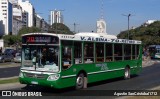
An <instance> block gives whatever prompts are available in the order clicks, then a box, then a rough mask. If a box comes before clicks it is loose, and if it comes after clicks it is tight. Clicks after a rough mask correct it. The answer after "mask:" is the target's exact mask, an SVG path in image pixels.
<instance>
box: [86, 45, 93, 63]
mask: <svg viewBox="0 0 160 99" xmlns="http://www.w3.org/2000/svg"><path fill="white" fill-rule="evenodd" d="M93 53H94V44H93V43H85V44H84V63H93V62H94V54H93Z"/></svg>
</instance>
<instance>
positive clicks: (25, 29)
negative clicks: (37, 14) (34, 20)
mask: <svg viewBox="0 0 160 99" xmlns="http://www.w3.org/2000/svg"><path fill="white" fill-rule="evenodd" d="M35 32H41V29H40V28H37V27H23V28H22V29H20V30H19V32H18V36H21V35H23V34H27V33H35Z"/></svg>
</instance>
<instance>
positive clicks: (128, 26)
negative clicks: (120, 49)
mask: <svg viewBox="0 0 160 99" xmlns="http://www.w3.org/2000/svg"><path fill="white" fill-rule="evenodd" d="M122 15H123V16H126V17H128V39H129V17H130V16H132V15H131V14H128V15H125V14H122Z"/></svg>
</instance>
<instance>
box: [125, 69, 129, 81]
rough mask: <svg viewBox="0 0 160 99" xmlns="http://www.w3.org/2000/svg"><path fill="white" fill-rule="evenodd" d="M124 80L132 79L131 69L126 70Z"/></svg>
mask: <svg viewBox="0 0 160 99" xmlns="http://www.w3.org/2000/svg"><path fill="white" fill-rule="evenodd" d="M124 79H130V69H129V67H126V68H125V71H124Z"/></svg>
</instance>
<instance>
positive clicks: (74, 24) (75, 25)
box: [73, 23, 79, 33]
mask: <svg viewBox="0 0 160 99" xmlns="http://www.w3.org/2000/svg"><path fill="white" fill-rule="evenodd" d="M77 25H79V24H77V23H73V26H74V33H76V27H77Z"/></svg>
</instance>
